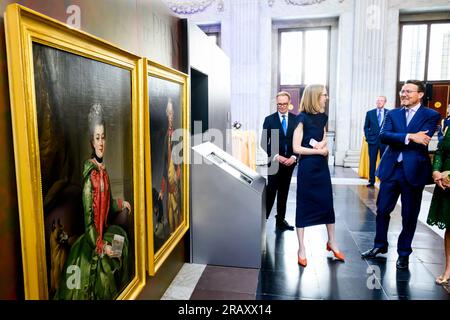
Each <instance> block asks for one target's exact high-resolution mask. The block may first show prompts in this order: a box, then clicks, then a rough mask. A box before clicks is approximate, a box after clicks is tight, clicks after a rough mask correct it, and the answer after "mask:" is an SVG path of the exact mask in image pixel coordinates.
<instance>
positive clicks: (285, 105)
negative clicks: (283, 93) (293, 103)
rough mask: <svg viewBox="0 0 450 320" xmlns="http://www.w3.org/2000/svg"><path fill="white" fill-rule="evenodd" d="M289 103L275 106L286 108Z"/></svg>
mask: <svg viewBox="0 0 450 320" xmlns="http://www.w3.org/2000/svg"><path fill="white" fill-rule="evenodd" d="M288 105H289V103H277V106H279V107H287V106H288Z"/></svg>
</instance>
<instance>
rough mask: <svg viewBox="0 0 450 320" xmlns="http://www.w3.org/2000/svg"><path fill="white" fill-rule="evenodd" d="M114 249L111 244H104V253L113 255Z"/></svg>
mask: <svg viewBox="0 0 450 320" xmlns="http://www.w3.org/2000/svg"><path fill="white" fill-rule="evenodd" d="M113 252H114V251H113V249H112V247H111V246H110V245H109V244H105V245H103V253H104V254H106V255H107V256H109V257H112V256H113Z"/></svg>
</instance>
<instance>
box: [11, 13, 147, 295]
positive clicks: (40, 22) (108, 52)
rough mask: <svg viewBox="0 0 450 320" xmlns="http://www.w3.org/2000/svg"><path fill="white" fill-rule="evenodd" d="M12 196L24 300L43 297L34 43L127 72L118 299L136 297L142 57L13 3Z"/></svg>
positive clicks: (141, 261)
mask: <svg viewBox="0 0 450 320" xmlns="http://www.w3.org/2000/svg"><path fill="white" fill-rule="evenodd" d="M5 29H6V40H7V41H6V42H7V43H6V44H7V55H8V73H9V86H10V99H11V114H12V127H13V138H14V155H15V166H16V180H17V196H18V205H19V214H20V234H21V242H22V259H23V272H24V288H25V298H26V299H48V298H49V297H48V295H49V294H48V284H47V282H48V280H47V262H46V258H45V255H46V251H45V234H44V221H43V220H44V219H43V198H42V187H41V183H42V182H41V167H40V154H39V140H38V127H37V112H36V98H35V84H34V69H33V52H32V46H33V43H34V42H36V43H39V44H43V45H45V46H49V47H52V48H56V49H59V50H62V51H66V52H69V53H72V54H75V55H79V56H82V57H85V58H89V59H93V60H95V61H100V62H103V63H106V64H109V65H112V66H117V67H120V68H123V69H126V70H128V71H130V75H131V80H132V81H131V82H132V83H131V91H132V92H131V98H132V99H131V100H132V101H131V111H130V113H131V126H132V128H131V136H132V151H133V155H132V166H133V167H132V168H133V183H132V190H133V199H134V201H133V206H134V207H133V208H132V209H133V212H134V234H135V237H134V240H135V243H134V249H135V252H134V268H135V270H134V277H132V279H131V281H130V282H129V283H128V285H127V286H126V287H125V288H124V289H123V290H122V291H121V292H120V294H119V296H118V297H117V299H135V298H136V297H137V295H138V294H139V292H140V291H141V290H142V288H143V287H144V285H145V258H144V257H145V218H144V215H145V198H144V192H145V190H144V186H145V181H144V141H143V136H144V135H143V133H144V131H143V130H144V127H143V125H144V123H143V115H144V110H143V109H142V108H143V102H142V97H143V95H142V94H141V92H142V91H141V90H142V89H143V88H142V72H143V69H144V66H143V59H142V58H140V57H138V56H136V55H134V54H131V53H129V52H126V51H124V50H122V49H119V48H118V47H116V46H115V45H113V44H111V43H108V42H106V41H104V40H102V39H99V38H97V37H95V36H92V35H89V34H87V33H85V32H82V31H79V30H76V29H73V28H70V27H68V26H67V25H65V24H63V23H61V22H58V21H56V20H54V19H52V18H49V17H47V16H45V15H42V14H40V13H38V12H35V11H33V10H30V9H28V8H26V7H23V6H20V5H18V4H11V5H9V6H8V7H7V9H6V13H5Z"/></svg>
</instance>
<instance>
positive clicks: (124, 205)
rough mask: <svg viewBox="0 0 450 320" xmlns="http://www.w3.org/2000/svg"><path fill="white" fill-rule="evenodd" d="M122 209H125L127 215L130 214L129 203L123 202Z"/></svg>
mask: <svg viewBox="0 0 450 320" xmlns="http://www.w3.org/2000/svg"><path fill="white" fill-rule="evenodd" d="M123 207H124V208H127V210H128V214H130V213H131V205H130V203H129V202H128V201H124V202H123Z"/></svg>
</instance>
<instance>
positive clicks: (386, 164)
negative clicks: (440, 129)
mask: <svg viewBox="0 0 450 320" xmlns="http://www.w3.org/2000/svg"><path fill="white" fill-rule="evenodd" d="M424 91H425V86H424V85H423V83H422V82H421V81H419V80H408V81H406V82H405V84H404V85H403V87H402V89H401V91H400V100H401V105H402V108H398V109H395V110H391V111H389V112H388V113H387V115H386V119H385V120H384V124H383V127H382V128H381V132H380V140H381V142H382V143H385V144H387V145H388V147H387V148H386V151H385V153H384V155H383V157H382V158H381V161H380V165H379V166H378V169H377V176H378V178H380V180H381V184H380V191H379V193H378V198H377V217H376V235H375V240H374V246H373V248H372V249H370V250H367V251H366V252H364V253H362V254H361V257H363V258H375V257H376V256H377V255H378V254H380V253H386V252H387V251H388V241H387V233H388V227H389V220H390V214H391V212H392V211H393V210H394V208H395V205H396V203H397V199H398V197H399V196H400V195H401V203H402V211H401V214H402V231H401V233H400V235H399V237H398V242H397V253H398V259H397V268H398V269H407V268H408V263H409V255H410V254H411V252H412V249H411V243H412V240H413V237H414V232H415V230H416V225H417V218H418V216H419V212H420V204H421V202H422V192H423V189H424V187H425V185H426V184H427V183H433V180H432V175H431V161H430V157H429V155H428V144H429V142H430V139H431V137H432V136H433V134H434V132H435V131H436V129H437V126H438V122H439V119H440V115H439V113H438V112H436V111H434V110H432V109H429V108H427V107H425V106H424V105H422V104H421V99H422V97H423V95H424Z"/></svg>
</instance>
